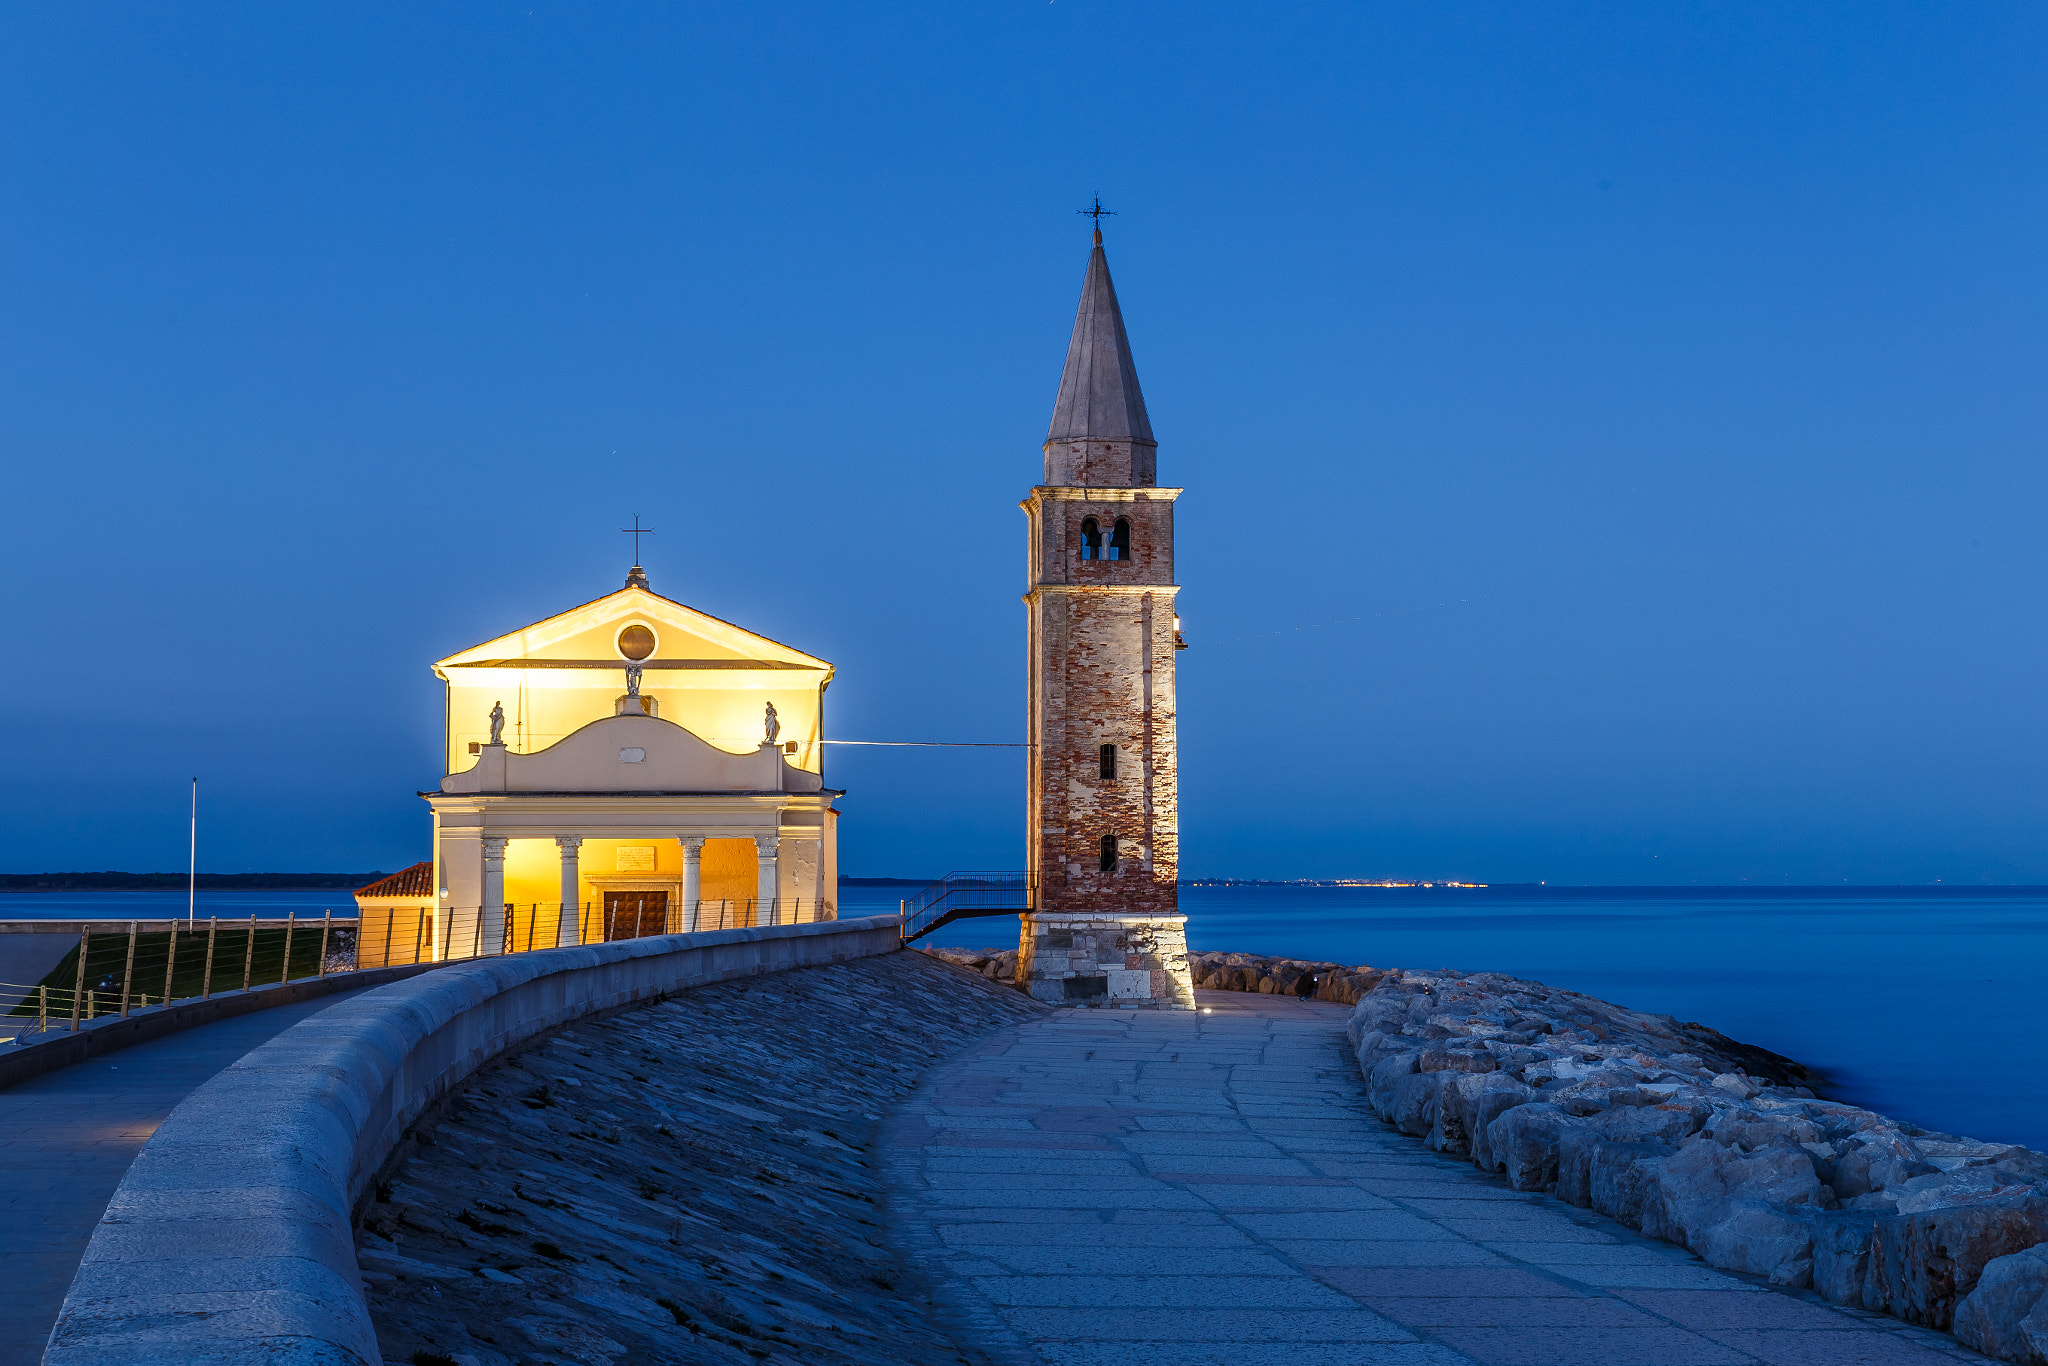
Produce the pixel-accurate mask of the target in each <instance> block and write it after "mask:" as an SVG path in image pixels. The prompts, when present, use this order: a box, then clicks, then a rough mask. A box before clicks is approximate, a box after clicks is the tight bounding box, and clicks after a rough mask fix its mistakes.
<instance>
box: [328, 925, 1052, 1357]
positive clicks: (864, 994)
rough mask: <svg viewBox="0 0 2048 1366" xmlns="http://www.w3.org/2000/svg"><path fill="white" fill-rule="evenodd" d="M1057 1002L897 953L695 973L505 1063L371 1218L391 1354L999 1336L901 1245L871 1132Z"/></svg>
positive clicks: (428, 1140) (703, 1351)
mask: <svg viewBox="0 0 2048 1366" xmlns="http://www.w3.org/2000/svg"><path fill="white" fill-rule="evenodd" d="M1044 1010H1045V1007H1043V1006H1040V1005H1038V1004H1037V1003H1035V1002H1033V1001H1031V1000H1030V999H1029V998H1027V997H1025V996H1023V995H1021V994H1019V993H1017V992H1015V991H1012V990H1008V989H997V988H995V987H992V986H990V985H988V984H986V983H984V982H979V981H976V980H974V979H973V978H972V977H969V976H967V975H966V974H964V973H961V972H957V971H955V970H953V969H952V968H950V967H947V966H944V965H942V964H939V963H934V962H932V961H931V960H930V959H928V958H926V957H925V956H924V955H922V954H915V953H897V954H891V955H888V956H886V957H882V958H870V959H863V960H861V961H859V962H854V963H848V964H843V965H840V966H835V967H819V968H799V969H795V970H793V971H788V972H782V973H777V974H774V975H771V976H765V977H756V978H749V979H745V980H742V981H735V982H727V983H722V984H718V985H713V986H704V987H698V988H694V989H692V990H690V991H687V992H683V993H681V994H679V995H677V996H675V997H673V998H672V999H670V1000H667V1001H664V1002H662V1003H661V1004H659V1005H654V1006H649V1007H647V1008H645V1009H636V1010H631V1011H627V1012H625V1013H622V1014H617V1015H613V1016H611V1017H609V1018H607V1019H603V1020H597V1021H593V1022H589V1023H582V1024H575V1025H571V1026H569V1027H567V1028H565V1029H563V1030H561V1031H559V1032H558V1033H555V1034H552V1035H550V1036H549V1037H548V1038H547V1039H546V1040H545V1041H543V1042H541V1043H539V1044H537V1045H535V1046H532V1047H527V1048H522V1049H520V1050H519V1051H518V1052H517V1053H516V1054H513V1055H509V1056H507V1057H505V1058H504V1059H502V1060H500V1061H498V1062H496V1063H494V1064H492V1065H490V1066H488V1067H486V1068H484V1069H483V1070H482V1071H480V1072H478V1073H477V1075H476V1076H475V1077H473V1078H472V1079H471V1080H470V1081H468V1082H467V1083H465V1084H464V1085H463V1086H462V1087H461V1088H460V1089H459V1090H458V1091H457V1092H456V1094H455V1096H454V1097H453V1098H452V1100H451V1102H450V1103H449V1104H448V1105H447V1106H446V1107H445V1108H444V1110H443V1112H442V1114H441V1117H440V1119H439V1120H438V1122H436V1123H434V1124H432V1125H431V1126H422V1128H421V1129H420V1131H418V1133H417V1135H416V1143H417V1145H418V1146H417V1147H416V1149H415V1150H414V1152H413V1153H412V1155H411V1156H410V1158H409V1160H407V1161H406V1163H405V1165H404V1166H403V1167H402V1168H401V1169H400V1170H399V1171H398V1173H397V1174H396V1176H395V1178H394V1179H393V1180H391V1181H389V1182H388V1183H387V1184H386V1185H384V1186H383V1187H382V1188H381V1189H380V1190H379V1192H378V1194H379V1197H380V1198H379V1199H378V1200H377V1201H376V1203H373V1204H371V1205H370V1206H369V1207H368V1209H367V1211H366V1213H365V1216H364V1218H363V1220H362V1224H361V1228H360V1231H359V1234H358V1238H357V1260H358V1262H359V1263H360V1265H361V1267H362V1270H363V1278H364V1281H365V1283H366V1288H367V1291H368V1296H369V1304H370V1310H371V1315H372V1317H373V1319H374V1321H375V1323H376V1327H377V1336H378V1340H379V1345H380V1347H381V1348H382V1350H383V1355H384V1359H385V1360H386V1361H390V1362H404V1361H411V1362H415V1363H424V1364H425V1366H441V1364H442V1363H455V1364H456V1366H514V1364H515V1363H516V1364H517V1366H541V1363H563V1362H579V1363H585V1364H586V1366H605V1363H626V1362H631V1363H635V1364H636V1366H637V1364H638V1363H643V1362H646V1363H663V1362H675V1363H684V1362H688V1363H716V1362H731V1363H733V1366H758V1363H764V1362H767V1363H774V1362H782V1363H791V1364H792V1366H793V1364H794V1363H798V1362H801V1363H805V1364H806V1366H811V1364H812V1363H817V1364H819V1366H829V1364H830V1363H849V1364H850V1363H860V1364H861V1366H883V1364H884V1363H886V1366H941V1364H942V1363H943V1364H945V1366H952V1364H953V1363H961V1362H969V1361H974V1360H978V1359H979V1358H978V1357H976V1356H974V1355H972V1354H971V1352H970V1351H963V1346H964V1345H963V1344H960V1343H957V1342H955V1341H954V1340H953V1339H952V1338H951V1337H950V1336H949V1334H948V1332H947V1330H946V1328H945V1327H944V1326H943V1325H942V1324H940V1323H938V1322H935V1321H934V1319H933V1316H932V1306H931V1301H930V1299H929V1298H928V1297H927V1296H926V1295H925V1293H924V1292H923V1289H922V1287H921V1286H920V1284H919V1283H918V1281H917V1279H916V1278H915V1277H914V1276H913V1275H912V1274H911V1273H910V1271H909V1270H908V1268H907V1266H906V1265H905V1263H904V1261H903V1260H902V1258H901V1257H900V1256H899V1255H898V1254H897V1253H896V1252H895V1251H894V1250H892V1248H891V1247H890V1245H889V1242H888V1239H887V1238H886V1237H885V1235H884V1233H883V1229H882V1222H883V1220H882V1216H881V1214H880V1213H879V1212H878V1211H879V1209H880V1200H881V1183H880V1179H879V1177H878V1175H877V1174H876V1172H875V1171H874V1170H873V1169H872V1168H871V1167H870V1165H869V1145H870V1144H871V1143H872V1142H873V1137H874V1136H873V1132H872V1131H873V1130H874V1128H875V1126H876V1125H877V1123H878V1120H879V1117H880V1116H881V1115H882V1114H883V1112H884V1111H885V1109H886V1108H887V1107H889V1106H891V1105H893V1104H895V1103H896V1102H898V1101H900V1100H902V1099H903V1098H904V1097H905V1096H907V1095H908V1094H909V1093H910V1091H911V1090H912V1089H913V1088H914V1087H915V1086H916V1085H917V1082H918V1080H919V1078H920V1077H921V1076H922V1075H923V1074H924V1072H925V1070H926V1069H927V1068H929V1067H930V1066H931V1064H933V1063H934V1062H936V1061H938V1060H939V1059H941V1058H944V1057H946V1056H948V1055H949V1054H951V1053H952V1052H954V1051H956V1050H957V1049H959V1048H960V1047H962V1046H964V1045H965V1044H967V1043H969V1042H971V1041H973V1040H975V1039H978V1038H981V1037H982V1036H984V1035H986V1034H988V1033H990V1032H991V1031H993V1030H996V1029H999V1028H1002V1027H1003V1026H1006V1025H1011V1024H1015V1023H1017V1022H1019V1021H1021V1020H1026V1019H1034V1018H1037V1017H1038V1016H1039V1015H1041V1014H1043V1013H1044Z"/></svg>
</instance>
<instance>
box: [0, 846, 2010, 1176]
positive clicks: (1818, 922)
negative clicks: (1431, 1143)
mask: <svg viewBox="0 0 2048 1366" xmlns="http://www.w3.org/2000/svg"><path fill="white" fill-rule="evenodd" d="M916 890H917V886H916V885H915V884H900V885H889V886H861V885H854V884H846V885H843V886H842V887H841V889H840V914H841V916H842V917H847V918H851V917H853V916H856V915H861V914H883V913H893V912H894V911H895V910H896V907H897V902H898V900H899V899H900V898H902V897H905V896H909V895H911V894H913V893H914V892H915V891H916ZM1181 908H1182V910H1184V911H1185V912H1186V913H1187V915H1188V944H1189V947H1191V948H1194V949H1202V950H1218V951H1232V952H1240V953H1258V954H1272V955H1278V956H1284V957H1290V958H1306V959H1312V960H1318V961H1332V962H1340V963H1345V964H1348V965H1350V966H1354V967H1355V966H1359V965H1361V964H1369V965H1371V966H1373V967H1378V968H1408V969H1415V970H1424V969H1433V968H1456V969H1459V970H1462V971H1466V972H1481V971H1487V972H1506V973H1512V974H1513V975H1515V976H1517V977H1526V978H1532V979H1534V980H1536V981H1539V982H1543V983H1546V984H1548V985H1550V986H1553V987H1565V988H1568V989H1570V990H1573V991H1583V992H1585V993H1587V994H1588V995H1592V996H1598V997H1600V998H1601V999H1603V1000H1608V1001H1614V1002H1616V1003H1618V1004H1621V1005H1625V1006H1629V1007H1631V1008H1633V1009H1636V1010H1645V1011H1652V1012H1656V1013H1659V1014H1665V1015H1675V1016H1677V1017H1678V1018H1679V1019H1681V1020H1697V1021H1700V1022H1701V1023H1703V1024H1706V1025H1709V1026H1711V1027H1713V1028H1715V1029H1718V1030H1720V1031H1721V1032H1722V1033H1724V1034H1727V1035H1729V1036H1730V1037H1732V1038H1736V1039H1740V1040H1742V1041H1743V1042H1745V1043H1753V1044H1760V1045H1762V1046H1763V1047H1765V1048H1768V1049H1771V1050H1772V1051H1774V1052H1777V1053H1782V1054H1784V1055H1785V1056H1787V1057H1790V1058H1796V1059H1798V1060H1799V1061H1800V1062H1802V1063H1805V1064H1806V1065H1807V1066H1809V1067H1812V1068H1815V1069H1817V1070H1818V1071H1820V1072H1821V1073H1822V1074H1823V1075H1824V1076H1825V1077H1826V1078H1827V1079H1828V1087H1827V1091H1828V1094H1829V1095H1831V1096H1832V1097H1833V1098H1835V1099H1838V1100H1844V1101H1848V1102H1851V1103H1853V1104H1856V1105H1862V1106H1866V1107H1868V1108H1870V1109H1872V1110H1876V1111H1879V1112H1880V1113H1883V1114H1886V1115H1890V1116H1892V1117H1893V1118H1895V1119H1901V1120H1905V1121H1907V1122H1909V1123H1912V1124H1916V1125H1919V1126H1920V1127H1922V1128H1925V1129H1930V1130H1935V1131H1938V1132H1945V1133H1953V1134H1962V1135H1967V1136H1969V1137H1971V1138H1977V1139H1984V1140H1989V1141H1998V1142H2007V1143H2022V1144H2025V1145H2026V1146H2028V1147H2031V1148H2037V1149H2041V1150H2043V1151H2048V1087H2043V1086H2042V1085H2041V1084H2040V1082H2039V1078H2040V1077H2042V1076H2043V1075H2048V989H2044V988H2048V888H2044V887H1958V888H1946V887H1938V886H1937V887H1874V888H1873V887H1853V888H1852V887H1844V888H1831V887H1791V888H1747V887H1740V888H1726V887H1707V888H1684V887H1544V886H1533V887H1532V886H1518V887H1450V886H1436V887H1358V886H1350V887H1336V886H1305V885H1297V884H1277V885H1275V884H1266V885H1234V886H1188V887H1183V888H1182V889H1181ZM184 909H185V897H184V894H183V893H182V892H176V893H174V892H161V891H138V892H111V891H110V892H95V891H63V892H32V893H15V894H8V895H4V896H0V919H29V918H42V919H105V920H129V919H161V918H166V917H169V916H174V915H182V914H183V913H184ZM294 910H296V911H297V912H298V913H299V914H300V915H301V916H313V917H316V918H317V917H318V916H319V915H320V914H321V912H322V911H324V910H333V911H334V912H336V913H337V914H347V913H349V912H350V911H352V910H353V903H352V901H351V900H350V898H349V897H348V895H347V894H346V893H337V892H334V891H319V890H315V891H296V890H294V891H207V890H205V889H201V890H200V892H199V898H198V914H199V915H200V917H201V918H205V917H207V916H214V915H217V916H224V917H234V918H240V919H246V918H247V917H249V916H250V915H252V914H254V915H260V916H262V917H264V918H266V919H268V918H271V917H273V916H280V917H281V916H283V915H285V914H287V913H288V912H290V911H294ZM1016 935H1017V930H1016V922H1015V921H1014V920H1011V919H1008V918H1002V919H987V920H967V921H957V922H955V923H954V924H951V925H949V926H947V927H946V928H945V929H943V930H941V931H940V932H939V933H938V934H937V935H935V936H934V937H933V938H934V940H935V941H936V942H938V943H941V944H949V945H959V946H965V947H982V946H986V947H991V948H997V947H1000V948H1014V947H1015V946H1016V942H1017V938H1016Z"/></svg>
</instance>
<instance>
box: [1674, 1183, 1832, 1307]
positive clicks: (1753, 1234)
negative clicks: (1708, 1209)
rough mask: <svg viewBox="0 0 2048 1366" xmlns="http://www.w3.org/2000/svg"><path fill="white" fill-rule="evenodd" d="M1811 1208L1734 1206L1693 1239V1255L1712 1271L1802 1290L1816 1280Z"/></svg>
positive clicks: (1764, 1202)
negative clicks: (1737, 1274) (1716, 1268)
mask: <svg viewBox="0 0 2048 1366" xmlns="http://www.w3.org/2000/svg"><path fill="white" fill-rule="evenodd" d="M1816 1212H1817V1211H1815V1210H1814V1209H1813V1207H1811V1206H1805V1207H1800V1208H1791V1209H1788V1208H1786V1207H1785V1206H1783V1205H1778V1204H1773V1203H1771V1202H1770V1201H1767V1200H1750V1199H1738V1200H1731V1201H1729V1202H1728V1203H1727V1204H1725V1205H1723V1206H1722V1207H1721V1210H1720V1214H1721V1217H1720V1218H1719V1219H1718V1220H1716V1221H1715V1222H1714V1223H1712V1224H1709V1225H1708V1226H1707V1227H1706V1228H1704V1229H1701V1230H1700V1231H1699V1232H1697V1233H1696V1234H1695V1235H1694V1241H1693V1251H1695V1252H1697V1253H1699V1255H1700V1260H1701V1261H1703V1262H1705V1263H1706V1264H1707V1265H1708V1266H1718V1267H1720V1268H1721V1269H1722V1270H1724V1271H1739V1272H1742V1273H1743V1274H1745V1275H1750V1276H1762V1277H1765V1278H1766V1279H1768V1280H1769V1281H1770V1282H1771V1284H1773V1285H1782V1286H1788V1287H1790V1288H1792V1289H1795V1290H1803V1289H1805V1288H1806V1286H1807V1285H1809V1284H1811V1283H1812V1280H1813V1216H1814V1214H1815V1213H1816Z"/></svg>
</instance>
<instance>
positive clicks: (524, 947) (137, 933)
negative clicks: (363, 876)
mask: <svg viewBox="0 0 2048 1366" xmlns="http://www.w3.org/2000/svg"><path fill="white" fill-rule="evenodd" d="M565 909H566V914H565V913H564V911H565ZM833 915H834V909H833V904H832V903H831V902H830V901H818V900H812V899H808V898H806V899H778V900H701V901H692V902H683V901H681V900H679V899H673V898H670V897H668V896H666V895H663V894H659V893H654V894H634V893H623V894H622V893H612V894H609V895H607V896H605V897H604V898H603V899H602V900H598V901H586V902H583V903H581V904H576V903H570V904H569V905H568V906H567V907H566V908H565V907H564V906H563V905H562V904H561V903H559V902H518V903H514V902H507V903H505V905H504V907H503V908H502V909H500V910H499V911H497V912H496V913H495V914H494V913H492V912H491V911H490V910H489V909H488V908H485V907H476V906H467V907H455V908H452V909H445V910H442V911H440V912H439V913H438V914H437V913H436V912H435V911H434V910H433V909H432V908H431V907H378V906H375V905H370V906H365V907H363V908H362V910H361V911H360V913H359V915H354V916H349V917H346V918H343V917H340V916H336V915H334V914H333V913H331V912H329V913H327V914H324V915H322V916H321V917H320V918H319V919H317V920H311V919H306V920H302V919H300V918H299V917H298V916H297V915H296V914H294V915H291V916H287V917H286V918H285V919H283V920H262V919H258V918H257V917H255V916H251V917H249V918H248V919H247V920H221V919H208V920H133V921H109V922H106V923H105V924H96V923H95V924H86V925H84V926H82V927H80V928H79V929H78V943H77V944H75V945H74V946H73V947H72V949H71V951H70V952H69V953H67V954H66V955H65V956H64V958H63V959H62V961H60V962H59V963H58V964H57V966H56V967H54V968H52V969H51V970H50V971H49V972H48V973H46V974H44V976H43V978H42V980H41V981H38V982H28V983H21V982H11V983H10V982H0V1045H4V1044H7V1043H14V1044H23V1043H29V1042H32V1041H34V1040H35V1039H36V1038H38V1037H41V1036H42V1035H43V1034H45V1033H47V1032H49V1031H51V1030H76V1029H82V1028H84V1027H86V1026H87V1025H90V1024H92V1023H94V1022H95V1021H97V1020H103V1019H106V1018H107V1017H109V1016H118V1017H120V1018H126V1017H127V1016H128V1015H129V1014H130V1013H131V1012H133V1011H136V1010H145V1009H148V1008H150V1007H152V1006H162V1005H165V1004H167V1003H169V1002H171V1001H179V1000H190V999H199V1000H204V999H206V998H208V997H211V996H217V995H220V994H222V993H224V992H230V991H248V990H250V989H252V988H254V987H259V986H266V985H269V984H271V983H274V982H285V981H291V980H293V979H296V978H302V977H325V976H327V975H328V974H329V973H332V972H352V971H356V970H358V969H366V968H383V967H401V966H406V965H409V964H414V963H436V962H443V961H446V960H448V959H453V958H479V957H484V956H487V955H495V954H504V953H532V952H536V951H538V950H541V949H553V948H561V947H564V946H567V945H573V944H600V943H604V942H606V941H608V940H615V939H641V938H645V937H647V936H649V935H656V934H689V933H694V932H696V931H699V930H726V929H740V928H746V927H750V926H757V925H758V926H770V925H797V924H803V923H806V922H809V921H814V920H830V919H832V918H833ZM12 928H14V929H16V930H19V931H22V932H28V933H36V932H40V931H39V930H38V929H37V927H33V926H29V925H27V924H26V922H14V923H13V926H12ZM64 928H65V929H66V930H67V931H68V930H69V928H70V926H65V927H64ZM7 1001H11V1002H13V1004H12V1005H11V1007H7V1006H5V1004H4V1003H5V1002H7ZM10 1031H11V1037H10Z"/></svg>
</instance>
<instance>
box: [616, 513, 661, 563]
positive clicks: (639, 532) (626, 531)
mask: <svg viewBox="0 0 2048 1366" xmlns="http://www.w3.org/2000/svg"><path fill="white" fill-rule="evenodd" d="M619 533H620V534H621V535H623V536H631V537H632V538H633V563H634V564H638V563H640V538H641V537H642V536H652V535H653V534H654V528H653V527H651V526H641V525H640V518H639V517H638V516H637V515H636V516H635V517H634V518H633V525H631V526H622V527H620V528H619Z"/></svg>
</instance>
